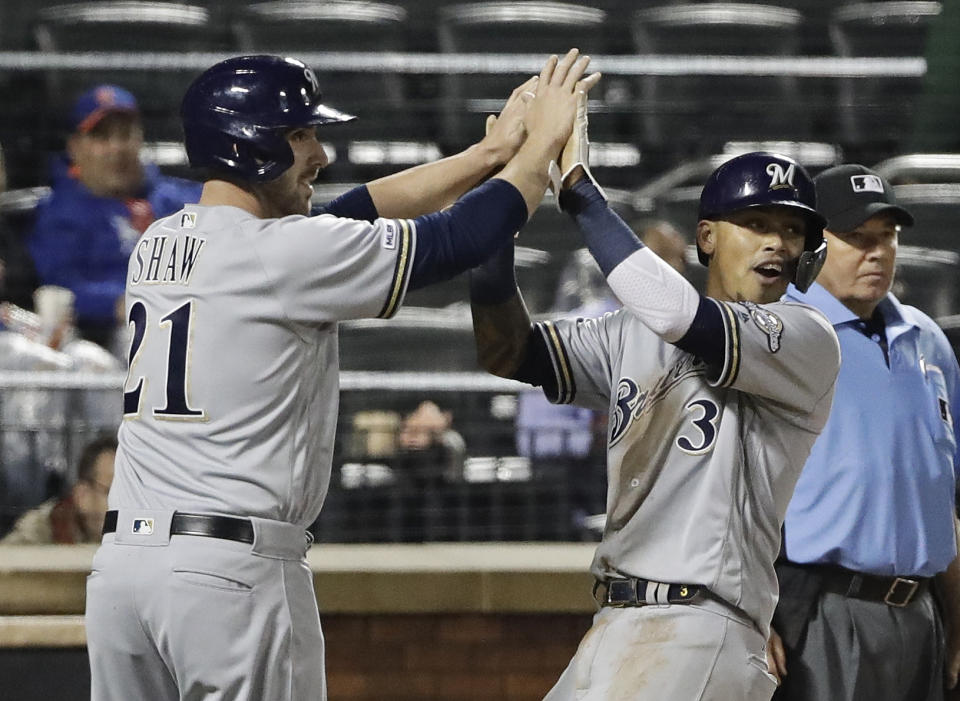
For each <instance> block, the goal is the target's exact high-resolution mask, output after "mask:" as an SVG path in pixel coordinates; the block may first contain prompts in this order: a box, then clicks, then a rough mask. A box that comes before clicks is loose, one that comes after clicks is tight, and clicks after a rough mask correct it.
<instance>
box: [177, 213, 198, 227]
mask: <svg viewBox="0 0 960 701" xmlns="http://www.w3.org/2000/svg"><path fill="white" fill-rule="evenodd" d="M196 226H197V213H196V212H184V213H183V214H181V215H180V228H181V229H195V228H196Z"/></svg>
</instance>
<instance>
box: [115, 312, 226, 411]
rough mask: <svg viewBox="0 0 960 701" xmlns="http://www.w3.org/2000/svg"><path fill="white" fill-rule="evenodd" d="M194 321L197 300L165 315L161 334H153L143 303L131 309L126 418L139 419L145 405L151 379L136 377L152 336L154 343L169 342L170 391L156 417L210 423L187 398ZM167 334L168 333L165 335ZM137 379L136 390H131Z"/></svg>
mask: <svg viewBox="0 0 960 701" xmlns="http://www.w3.org/2000/svg"><path fill="white" fill-rule="evenodd" d="M192 319H193V300H191V301H189V302H186V303H185V304H182V305H180V306H179V307H177V308H176V309H174V310H173V311H172V312H170V313H169V314H167V315H165V316H163V317H162V318H161V319H160V321H159V322H157V326H159V327H160V333H151V334H148V331H151V330H152V329H151V319H149V318H148V314H147V307H146V306H145V305H144V304H143V302H140V301H137V302H134V303H133V305H132V306H131V307H130V316H129V317H128V320H129V323H131V324H133V339H132V340H131V342H130V357H129V362H128V366H127V380H126V382H125V383H124V385H123V388H124V392H123V416H124V418H125V419H135V418H139V416H140V412H141V409H142V407H141V404H142V403H143V394H144V388H145V386H146V385H147V383H148V382H149V381H150V379H151V378H149V377H145V376H143V375H139V376H138V375H137V374H136V368H137V364H138V363H137V361H138V360H139V359H140V351H141V350H142V349H143V347H144V342H145V341H147V336H148V335H149V336H150V342H151V343H164V342H165V343H166V351H167V352H166V389H165V392H164V394H165V402H166V403H165V405H164V406H163V407H154V408H153V416H154V417H155V418H158V419H173V420H180V421H206V419H207V414H206V412H205V411H204V410H203V409H195V408H193V407H191V406H190V402H189V400H188V398H187V389H188V387H189V378H190V375H189V367H188V363H189V359H190V358H189V347H190V322H191V321H192ZM164 331H166V333H163V332H164ZM134 379H136V384H135V385H134V387H133V388H132V389H127V387H129V386H130V384H131V382H133V381H134Z"/></svg>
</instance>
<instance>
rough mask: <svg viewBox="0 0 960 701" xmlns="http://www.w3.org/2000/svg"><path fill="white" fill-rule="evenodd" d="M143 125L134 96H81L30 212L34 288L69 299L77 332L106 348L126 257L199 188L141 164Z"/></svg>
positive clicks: (97, 92) (118, 309)
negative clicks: (45, 187) (56, 290)
mask: <svg viewBox="0 0 960 701" xmlns="http://www.w3.org/2000/svg"><path fill="white" fill-rule="evenodd" d="M142 147H143V126H142V123H141V119H140V113H139V109H138V107H137V102H136V100H135V99H134V97H133V95H131V94H130V93H129V92H127V91H126V90H124V89H123V88H120V87H117V86H115V85H98V86H96V87H94V88H92V89H90V90H88V91H87V92H85V93H83V94H82V95H81V96H80V97H79V98H78V99H77V101H76V103H75V104H74V106H73V109H72V111H71V113H70V134H69V136H68V137H67V148H66V153H65V154H63V155H61V156H59V157H58V158H57V159H56V161H55V162H54V164H53V172H52V180H53V187H52V192H51V193H50V195H49V196H48V197H47V198H46V199H44V200H43V201H42V202H41V203H40V204H39V205H38V207H37V214H36V224H35V228H34V231H33V234H32V236H31V238H30V242H29V245H30V253H31V255H32V256H33V259H34V263H35V265H36V268H37V273H38V276H39V278H40V282H41V284H46V285H60V286H62V287H66V288H69V289H70V290H72V291H73V292H74V294H75V295H76V316H77V328H78V329H79V331H80V333H81V335H82V336H83V337H84V338H87V339H89V340H91V341H94V342H96V343H99V344H101V345H104V346H107V347H110V346H111V345H112V340H113V336H114V333H115V331H116V329H117V328H118V325H119V323H120V322H122V321H123V319H122V314H123V293H124V282H125V279H126V272H127V259H128V257H129V255H130V252H131V251H132V250H133V246H134V243H135V242H136V240H137V239H138V238H139V237H140V234H141V233H142V232H143V231H144V229H146V228H147V226H148V225H149V224H150V223H151V222H152V221H153V220H154V219H156V218H158V217H163V216H166V215H168V214H170V213H172V212H175V211H177V210H178V209H180V208H181V207H182V206H183V204H184V203H185V202H196V201H197V200H198V199H199V197H200V184H199V183H193V182H190V181H187V180H181V179H179V178H171V177H167V176H164V175H161V174H160V173H159V171H158V170H157V168H156V166H153V165H144V164H142V163H141V161H140V151H141V149H142Z"/></svg>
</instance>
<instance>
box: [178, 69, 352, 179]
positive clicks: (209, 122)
mask: <svg viewBox="0 0 960 701" xmlns="http://www.w3.org/2000/svg"><path fill="white" fill-rule="evenodd" d="M320 97H321V96H320V85H319V84H318V82H317V77H316V76H315V75H314V73H313V71H312V70H310V68H308V67H307V66H306V65H304V64H303V63H301V62H300V61H297V60H296V59H293V58H282V57H280V56H239V57H236V58H229V59H227V60H226V61H221V62H220V63H218V64H216V65H215V66H212V67H211V68H208V69H207V70H206V71H204V72H203V73H202V74H201V75H200V76H199V77H198V78H197V79H196V80H194V81H193V83H191V84H190V87H189V88H187V92H186V94H185V95H184V97H183V104H182V105H181V106H180V116H181V118H182V119H183V131H184V137H185V139H184V140H185V145H186V149H187V156H188V157H189V158H190V165H192V166H194V167H197V168H211V169H213V170H218V171H221V172H226V173H228V174H231V175H234V176H237V177H239V178H240V179H241V180H248V181H251V182H257V183H259V182H266V181H268V180H273V179H274V178H276V177H278V176H280V174H281V173H283V172H284V171H285V170H286V169H287V168H289V167H290V166H291V165H293V151H292V150H291V149H290V145H289V144H288V143H287V140H286V132H287V131H289V130H290V129H294V128H297V127H306V126H313V125H317V124H330V123H334V122H347V121H349V120H351V119H354V117H353V116H351V115H348V114H344V113H343V112H339V111H337V110H335V109H333V108H331V107H327V106H326V105H324V104H322V103H321V101H320Z"/></svg>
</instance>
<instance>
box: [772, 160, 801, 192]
mask: <svg viewBox="0 0 960 701" xmlns="http://www.w3.org/2000/svg"><path fill="white" fill-rule="evenodd" d="M795 172H796V166H795V165H794V164H793V163H791V164H790V165H789V166H787V169H786V170H784V169H783V166H782V165H780V164H779V163H768V164H767V175H769V176H770V187H769V189H770V190H780V189H782V188H792V187H794V184H793V175H794V173H795Z"/></svg>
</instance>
